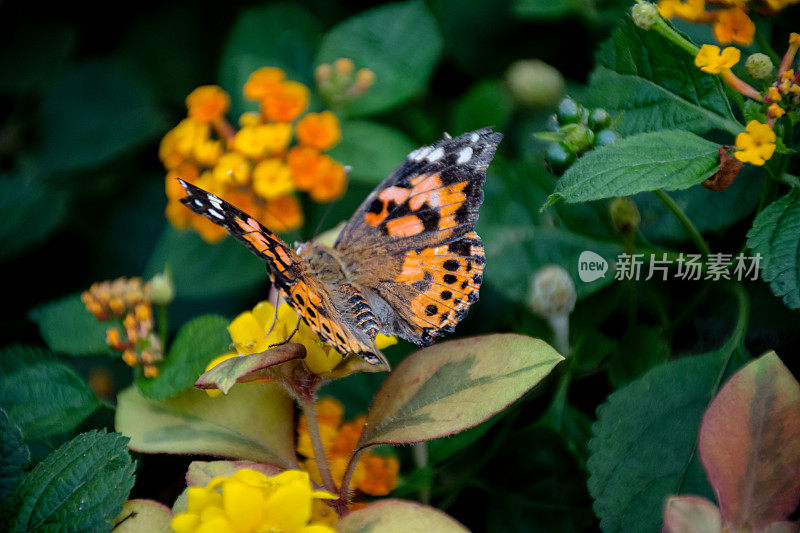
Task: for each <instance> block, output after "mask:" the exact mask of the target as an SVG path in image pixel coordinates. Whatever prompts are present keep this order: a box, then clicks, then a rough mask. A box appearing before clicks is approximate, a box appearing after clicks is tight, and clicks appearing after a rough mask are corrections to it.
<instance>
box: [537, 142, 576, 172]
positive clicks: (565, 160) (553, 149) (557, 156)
mask: <svg viewBox="0 0 800 533" xmlns="http://www.w3.org/2000/svg"><path fill="white" fill-rule="evenodd" d="M544 160H545V163H547V168H548V169H549V170H550V172H552V173H553V174H555V175H556V176H560V175H561V174H563V173H564V171H565V170H567V169H568V168H569V166H570V165H571V164H572V163H574V162H575V153H574V152H570V151H569V150H567V149H566V148H565V147H564V145H562V144H560V143H552V144H550V146H548V147H547V152H546V153H545V156H544Z"/></svg>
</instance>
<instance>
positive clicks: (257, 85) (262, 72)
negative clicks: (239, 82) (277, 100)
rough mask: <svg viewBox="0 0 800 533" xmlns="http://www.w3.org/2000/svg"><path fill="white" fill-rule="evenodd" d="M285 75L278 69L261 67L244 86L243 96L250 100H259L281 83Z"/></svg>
mask: <svg viewBox="0 0 800 533" xmlns="http://www.w3.org/2000/svg"><path fill="white" fill-rule="evenodd" d="M285 77H286V75H285V74H284V73H283V71H282V70H281V69H279V68H275V67H263V68H260V69H258V70H256V71H255V72H253V73H252V74H250V77H249V78H248V79H247V83H245V84H244V96H245V98H250V99H251V100H261V99H262V98H264V97H265V96H266V95H267V93H268V92H270V91H271V90H273V89H275V87H276V86H277V85H278V84H279V83H280V82H282V81H283V79H284V78H285Z"/></svg>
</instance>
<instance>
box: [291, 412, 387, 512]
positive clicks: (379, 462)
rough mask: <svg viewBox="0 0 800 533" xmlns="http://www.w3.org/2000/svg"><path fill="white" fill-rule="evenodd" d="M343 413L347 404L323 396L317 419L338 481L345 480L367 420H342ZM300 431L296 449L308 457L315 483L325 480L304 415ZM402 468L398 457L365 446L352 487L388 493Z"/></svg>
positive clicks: (337, 482) (305, 464) (365, 491)
mask: <svg viewBox="0 0 800 533" xmlns="http://www.w3.org/2000/svg"><path fill="white" fill-rule="evenodd" d="M343 414H344V408H343V407H342V405H341V404H340V403H339V402H337V401H336V400H334V399H333V398H322V399H320V400H319V402H317V421H318V422H319V428H320V435H321V437H322V444H323V446H324V447H325V454H326V456H327V459H328V464H329V465H330V468H331V475H332V476H333V480H334V481H335V482H336V484H337V485H340V484H341V482H342V478H343V477H344V474H345V470H346V469H347V464H348V462H349V461H350V457H352V455H353V452H354V451H355V448H356V443H357V442H358V438H359V436H360V435H361V430H362V429H363V427H364V422H365V418H364V417H363V416H360V417H358V418H356V419H355V420H353V421H352V422H343V421H342V417H343ZM297 434H298V435H297V453H299V454H300V455H302V456H304V457H305V458H306V459H305V461H304V462H303V467H304V468H305V470H307V471H308V472H309V474H311V479H312V480H314V482H315V483H318V484H319V483H322V481H321V478H320V475H319V470H318V468H317V461H316V459H315V457H314V450H313V448H312V446H311V439H310V438H309V436H308V424H307V422H306V419H305V417H303V416H301V417H300V420H299V422H298V425H297ZM399 471H400V463H399V462H398V461H397V458H396V457H394V456H388V457H384V456H381V455H377V454H375V453H372V452H371V451H370V450H366V451H365V452H364V453H362V454H361V458H360V460H359V461H358V465H357V466H356V469H355V471H354V472H353V477H352V479H351V481H350V484H351V488H353V489H357V490H359V491H361V492H362V493H364V494H368V495H370V496H385V495H387V494H389V493H390V492H392V491H393V490H394V489H395V488H397V482H398V473H399Z"/></svg>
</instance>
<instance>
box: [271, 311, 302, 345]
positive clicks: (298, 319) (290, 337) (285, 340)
mask: <svg viewBox="0 0 800 533" xmlns="http://www.w3.org/2000/svg"><path fill="white" fill-rule="evenodd" d="M298 329H300V317H299V316H298V317H297V323H296V324H295V325H294V329H293V330H292V332H291V333H289V336H288V337H286V338H285V339H283V340H282V341H281V342H276V343H275V344H270V345H269V347H270V348H275V347H276V346H283V345H284V344H286V343H287V342H289V341H290V340H292V337H294V334H295V333H297V330H298Z"/></svg>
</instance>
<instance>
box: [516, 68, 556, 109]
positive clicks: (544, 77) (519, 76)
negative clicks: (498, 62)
mask: <svg viewBox="0 0 800 533" xmlns="http://www.w3.org/2000/svg"><path fill="white" fill-rule="evenodd" d="M506 84H507V85H508V88H509V90H510V91H511V94H512V95H513V97H514V100H516V101H517V102H519V103H520V104H522V105H524V106H528V107H549V106H553V105H555V104H556V102H558V99H559V98H561V96H562V95H563V94H564V88H565V83H564V77H563V76H562V75H561V73H560V72H559V71H558V70H557V69H556V68H554V67H552V66H550V65H548V64H547V63H545V62H543V61H539V60H538V59H522V60H520V61H516V62H514V63H512V64H511V66H510V67H509V68H508V71H507V72H506Z"/></svg>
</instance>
